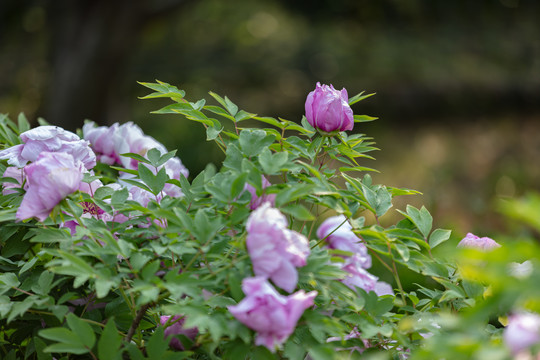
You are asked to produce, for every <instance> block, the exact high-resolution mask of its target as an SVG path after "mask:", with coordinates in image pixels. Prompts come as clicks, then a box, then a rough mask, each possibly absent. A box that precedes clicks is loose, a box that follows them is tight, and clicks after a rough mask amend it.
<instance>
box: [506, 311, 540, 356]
mask: <svg viewBox="0 0 540 360" xmlns="http://www.w3.org/2000/svg"><path fill="white" fill-rule="evenodd" d="M503 339H504V342H505V343H506V346H508V347H509V348H510V351H511V352H512V354H514V355H515V354H517V353H519V352H520V351H522V350H526V349H527V348H529V347H530V346H532V345H534V344H537V343H538V342H540V316H539V315H538V314H533V313H528V312H523V313H517V314H514V315H511V316H509V317H508V326H507V327H506V328H505V329H504V333H503Z"/></svg>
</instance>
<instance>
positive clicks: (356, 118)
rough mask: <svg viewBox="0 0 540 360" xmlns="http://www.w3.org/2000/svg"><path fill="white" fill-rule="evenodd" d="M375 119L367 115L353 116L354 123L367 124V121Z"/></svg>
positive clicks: (375, 118)
mask: <svg viewBox="0 0 540 360" xmlns="http://www.w3.org/2000/svg"><path fill="white" fill-rule="evenodd" d="M377 119H378V117H373V116H368V115H354V122H355V123H362V122H369V121H373V120H377Z"/></svg>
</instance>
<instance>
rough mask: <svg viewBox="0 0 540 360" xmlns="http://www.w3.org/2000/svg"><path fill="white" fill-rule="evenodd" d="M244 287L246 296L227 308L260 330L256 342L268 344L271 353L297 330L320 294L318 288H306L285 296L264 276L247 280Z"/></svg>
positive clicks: (243, 284)
mask: <svg viewBox="0 0 540 360" xmlns="http://www.w3.org/2000/svg"><path fill="white" fill-rule="evenodd" d="M242 290H243V291H244V294H246V297H245V298H244V299H243V300H242V301H241V302H240V303H238V304H237V305H234V306H229V307H228V309H229V311H230V312H231V314H233V316H234V317H235V318H236V319H237V320H238V321H240V322H241V323H242V324H244V325H246V326H247V327H249V328H251V329H253V330H255V331H256V332H257V337H256V339H255V345H262V346H266V347H267V348H268V349H269V350H270V351H271V352H275V350H276V347H279V346H281V344H283V343H284V342H285V341H286V340H287V338H288V337H289V336H290V335H291V334H292V333H293V332H294V329H295V327H296V323H297V322H298V319H300V317H301V316H302V314H303V313H304V311H305V310H306V309H307V308H309V307H310V306H312V305H313V300H314V299H315V296H317V292H316V291H311V292H309V293H305V292H304V290H300V291H297V292H295V293H294V294H292V295H289V296H283V295H281V294H279V293H278V292H277V291H276V289H274V288H273V287H272V285H270V283H269V282H268V281H267V280H266V279H265V278H263V277H253V278H246V279H244V280H243V281H242Z"/></svg>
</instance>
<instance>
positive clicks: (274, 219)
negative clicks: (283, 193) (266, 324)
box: [246, 202, 310, 292]
mask: <svg viewBox="0 0 540 360" xmlns="http://www.w3.org/2000/svg"><path fill="white" fill-rule="evenodd" d="M246 229H247V233H248V234H247V240H246V245H247V249H248V252H249V256H250V257H251V261H252V263H253V271H254V272H255V275H257V276H263V277H266V278H270V279H271V280H272V281H273V282H274V284H275V285H277V286H279V287H280V288H282V289H283V290H285V291H287V292H292V291H293V290H294V288H295V287H296V284H297V282H298V272H297V271H296V268H297V267H301V266H304V265H306V260H307V257H308V255H309V253H310V251H309V243H308V240H307V238H306V237H305V236H304V235H302V234H300V233H297V232H296V231H293V230H289V229H288V228H287V219H286V218H285V216H284V215H283V214H282V213H281V212H280V211H279V210H278V209H275V208H273V207H271V205H270V203H268V202H265V203H264V204H263V205H261V206H260V207H259V208H257V210H255V211H253V212H252V213H251V215H250V216H249V218H248V221H247V224H246Z"/></svg>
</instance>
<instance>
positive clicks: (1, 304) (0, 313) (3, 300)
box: [0, 295, 13, 318]
mask: <svg viewBox="0 0 540 360" xmlns="http://www.w3.org/2000/svg"><path fill="white" fill-rule="evenodd" d="M12 305H13V303H12V302H11V299H10V298H9V297H8V296H6V295H0V317H1V318H5V317H6V315H7V314H8V313H9V311H10V310H11V306H12Z"/></svg>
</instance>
